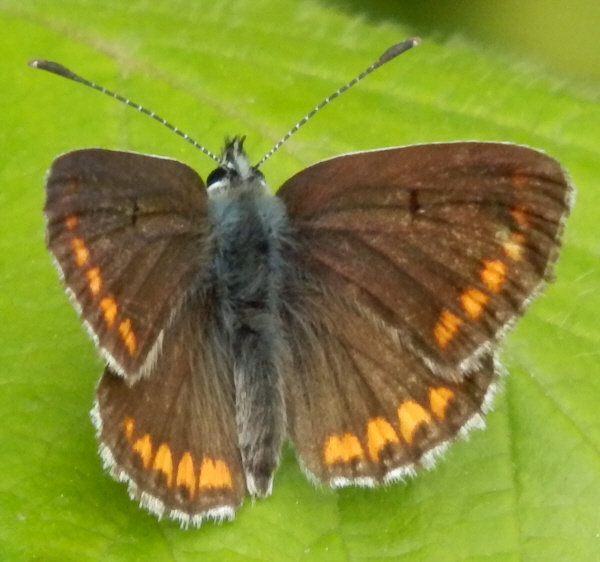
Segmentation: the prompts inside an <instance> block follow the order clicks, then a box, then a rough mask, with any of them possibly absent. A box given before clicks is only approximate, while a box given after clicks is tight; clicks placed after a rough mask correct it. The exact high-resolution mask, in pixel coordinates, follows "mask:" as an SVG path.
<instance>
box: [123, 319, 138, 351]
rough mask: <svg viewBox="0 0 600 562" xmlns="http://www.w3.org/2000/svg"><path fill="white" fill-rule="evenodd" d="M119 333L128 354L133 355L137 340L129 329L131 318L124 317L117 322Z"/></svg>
mask: <svg viewBox="0 0 600 562" xmlns="http://www.w3.org/2000/svg"><path fill="white" fill-rule="evenodd" d="M119 334H120V335H121V339H122V340H123V343H124V344H125V347H126V348H127V351H129V355H133V354H134V353H135V350H136V349H137V340H136V337H135V334H134V333H133V330H132V329H131V320H130V319H129V318H125V320H123V321H122V322H121V323H120V324H119Z"/></svg>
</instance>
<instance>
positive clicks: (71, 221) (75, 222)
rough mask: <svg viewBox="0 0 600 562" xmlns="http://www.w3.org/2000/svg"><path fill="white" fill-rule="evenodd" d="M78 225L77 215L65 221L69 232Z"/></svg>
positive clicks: (70, 216)
mask: <svg viewBox="0 0 600 562" xmlns="http://www.w3.org/2000/svg"><path fill="white" fill-rule="evenodd" d="M78 224H79V221H78V220H77V217H76V216H75V215H69V216H68V217H67V218H66V219H65V225H66V227H67V228H68V229H69V230H73V229H74V228H75V227H76V226H77V225H78Z"/></svg>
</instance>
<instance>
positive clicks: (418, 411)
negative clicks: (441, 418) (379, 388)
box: [398, 400, 432, 443]
mask: <svg viewBox="0 0 600 562" xmlns="http://www.w3.org/2000/svg"><path fill="white" fill-rule="evenodd" d="M398 419H399V420H400V434H401V435H402V438H403V439H404V440H405V441H406V442H407V443H412V441H413V438H414V436H415V431H417V429H418V428H419V426H420V425H422V424H424V423H425V424H427V423H431V421H432V420H431V416H430V415H429V412H427V410H426V409H425V408H423V406H421V405H420V404H419V403H418V402H415V401H414V400H406V401H404V402H402V404H400V407H399V408H398Z"/></svg>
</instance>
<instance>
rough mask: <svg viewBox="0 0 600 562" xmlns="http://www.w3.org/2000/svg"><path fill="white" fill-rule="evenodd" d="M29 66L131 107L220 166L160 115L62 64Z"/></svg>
mask: <svg viewBox="0 0 600 562" xmlns="http://www.w3.org/2000/svg"><path fill="white" fill-rule="evenodd" d="M29 66H32V67H33V68H41V69H42V70H46V71H48V72H51V73H52V74H57V75H58V76H62V77H63V78H68V79H69V80H73V82H79V83H80V84H84V85H85V86H89V87H90V88H93V89H94V90H98V91H99V92H101V93H103V94H105V95H107V96H110V97H111V98H115V99H116V100H119V101H120V102H123V103H124V104H125V105H128V106H130V107H133V108H134V109H137V110H138V111H141V112H142V113H145V114H146V115H148V116H149V117H152V119H154V120H156V121H158V122H159V123H160V124H161V125H164V126H165V127H167V129H171V131H173V132H174V133H175V134H177V135H179V136H180V137H181V138H182V139H183V140H185V141H187V142H189V143H190V144H191V145H192V146H195V147H196V148H197V149H198V150H200V151H202V152H204V154H206V156H208V157H209V158H212V159H213V160H215V161H216V162H218V163H219V165H221V159H220V158H219V157H218V156H216V155H215V154H213V153H212V152H211V151H210V150H208V148H205V147H204V146H202V145H201V144H200V143H198V142H196V141H195V140H194V139H193V138H192V137H190V136H189V135H188V134H186V133H184V132H183V131H182V130H181V129H178V128H177V127H175V125H171V123H169V122H168V121H167V120H165V119H163V118H162V117H161V116H160V115H157V114H156V113H154V112H153V111H149V110H148V109H146V108H145V107H142V106H141V105H139V104H137V103H134V102H132V101H131V100H128V99H127V98H124V97H123V96H120V95H119V94H116V93H115V92H111V91H110V90H108V89H106V88H104V87H103V86H100V85H98V84H95V83H94V82H90V81H89V80H86V79H85V78H82V77H81V76H78V75H77V74H75V73H74V72H72V71H70V70H69V69H68V68H66V67H64V66H63V65H62V64H58V63H57V62H52V61H48V60H44V59H33V60H31V61H29Z"/></svg>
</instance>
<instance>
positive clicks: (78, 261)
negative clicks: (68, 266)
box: [71, 238, 90, 267]
mask: <svg viewBox="0 0 600 562" xmlns="http://www.w3.org/2000/svg"><path fill="white" fill-rule="evenodd" d="M71 248H73V254H74V256H75V265H77V267H81V266H83V265H85V264H86V263H87V262H88V260H89V259H90V251H89V250H88V249H87V247H86V245H85V242H84V241H83V239H81V238H73V239H72V240H71Z"/></svg>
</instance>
